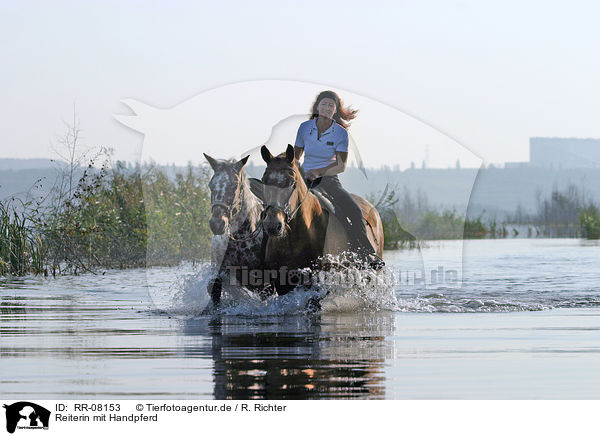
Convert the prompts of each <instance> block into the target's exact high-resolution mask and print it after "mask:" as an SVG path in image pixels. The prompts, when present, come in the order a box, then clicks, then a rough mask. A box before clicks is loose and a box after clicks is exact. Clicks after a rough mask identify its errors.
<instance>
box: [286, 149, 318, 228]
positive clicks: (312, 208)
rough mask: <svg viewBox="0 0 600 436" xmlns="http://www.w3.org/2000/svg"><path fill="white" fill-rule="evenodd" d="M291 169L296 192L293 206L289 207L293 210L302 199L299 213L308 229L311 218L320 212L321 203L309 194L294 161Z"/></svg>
mask: <svg viewBox="0 0 600 436" xmlns="http://www.w3.org/2000/svg"><path fill="white" fill-rule="evenodd" d="M292 169H293V171H294V180H295V182H296V190H295V194H294V196H293V197H292V200H294V204H291V205H290V206H291V207H292V209H293V208H295V207H296V206H297V205H298V203H299V202H300V201H302V200H303V199H304V201H303V202H302V205H301V206H300V210H299V212H300V213H301V214H302V218H303V219H304V222H305V223H306V225H307V227H308V226H310V223H311V221H312V219H313V217H314V216H315V215H317V214H320V213H321V212H322V208H321V203H319V199H318V198H317V197H316V196H315V195H314V194H313V193H312V192H309V190H308V186H306V183H305V182H304V178H303V177H302V174H300V169H299V168H298V165H297V164H296V160H295V159H294V161H293V162H292Z"/></svg>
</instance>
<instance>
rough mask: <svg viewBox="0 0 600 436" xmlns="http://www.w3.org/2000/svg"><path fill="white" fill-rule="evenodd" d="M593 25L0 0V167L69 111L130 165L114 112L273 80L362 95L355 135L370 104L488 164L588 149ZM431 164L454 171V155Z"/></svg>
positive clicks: (551, 7) (570, 10)
mask: <svg viewBox="0 0 600 436" xmlns="http://www.w3.org/2000/svg"><path fill="white" fill-rule="evenodd" d="M598 16H600V6H599V4H598V3H596V2H592V1H589V2H577V1H575V2H542V1H540V2H531V1H530V2H527V1H501V2H500V1H499V2H485V1H460V2H450V1H437V2H434V1H419V2H417V1H414V2H374V3H371V5H370V6H369V7H366V6H365V4H364V2H352V1H347V2H334V1H328V2H310V1H306V2H281V1H273V2H260V1H255V2H244V3H241V2H240V4H239V5H237V6H233V5H231V4H228V3H227V2H223V3H219V2H212V1H211V2H196V3H192V2H188V1H180V2H177V1H171V2H150V1H126V2H125V1H102V2H78V1H37V2H33V1H16V0H15V1H6V0H5V1H3V2H2V3H0V40H1V41H2V45H1V46H0V56H1V59H2V68H0V84H1V85H0V86H1V87H0V89H1V93H0V96H1V99H0V101H1V103H0V131H1V132H2V136H1V137H0V147H1V148H0V157H53V156H52V154H51V149H50V142H51V141H52V140H53V139H54V138H56V137H57V135H60V134H61V133H62V132H63V121H62V120H69V119H71V118H72V107H73V102H74V101H75V102H76V106H77V114H78V116H79V118H80V122H81V128H82V131H83V136H84V139H85V141H86V143H87V144H88V145H92V146H96V145H105V146H111V147H114V149H115V150H116V155H115V157H116V158H119V159H127V160H134V159H136V158H138V157H139V156H140V155H142V154H143V151H142V145H143V137H142V135H140V134H139V133H136V132H135V131H133V130H131V129H128V128H127V127H125V126H123V125H122V124H121V123H119V122H118V121H117V120H116V119H115V118H114V117H113V115H115V114H131V113H132V112H131V111H130V110H129V109H128V108H127V107H126V106H125V105H124V104H123V103H121V101H122V100H124V99H133V100H138V101H141V102H144V103H146V104H148V105H151V106H153V107H157V108H163V109H167V108H175V107H176V106H178V105H181V104H184V103H185V102H187V101H193V100H195V99H198V98H201V95H203V94H205V93H206V91H207V90H214V89H216V88H219V87H223V86H225V85H231V84H236V83H239V82H247V81H257V80H273V79H276V80H283V81H286V82H285V83H294V82H297V83H312V84H317V85H318V86H321V85H322V86H327V87H330V88H334V89H338V90H343V91H347V93H348V95H349V96H359V97H356V98H355V101H351V99H349V98H346V100H347V101H348V102H349V103H353V104H354V105H355V106H356V107H357V108H358V109H361V107H360V105H359V102H362V104H363V112H362V113H361V114H360V115H359V117H360V116H361V115H363V116H364V117H363V122H362V123H360V118H358V119H357V121H356V125H355V126H356V127H357V128H358V126H359V124H360V133H359V132H358V130H357V133H356V135H358V136H361V135H363V137H365V138H368V137H369V136H368V135H369V129H370V123H369V122H366V121H365V120H367V119H368V117H367V116H366V115H365V113H366V112H365V111H367V112H368V110H366V107H367V106H368V104H367V103H364V102H365V101H367V100H369V101H373V102H377V103H378V104H381V105H383V106H385V107H386V108H389V109H390V110H397V111H398V112H399V113H400V114H402V117H404V118H405V119H412V120H415V121H414V122H415V123H418V122H423V123H424V125H426V126H428V128H429V129H431V130H433V131H436V132H440V134H441V135H442V136H445V137H450V138H453V140H454V141H456V142H457V143H459V144H461V145H462V146H464V147H465V148H467V149H469V150H470V151H471V152H473V153H474V154H475V155H477V156H479V157H481V158H482V159H483V160H484V161H485V162H492V163H501V162H505V161H524V160H527V159H528V158H529V152H528V141H529V137H531V136H558V137H596V138H598V137H600V123H599V122H598V115H599V114H600V85H599V83H600V81H599V80H598V77H600V57H599V56H598V55H597V47H598V42H599V41H600V26H598V23H597V21H598ZM342 97H344V95H342ZM313 98H314V95H312V94H311V95H307V96H306V103H305V104H303V108H302V110H304V109H305V108H306V109H308V107H309V106H310V103H311V101H312V99H313ZM190 99H192V100H190ZM273 100H274V99H273V98H269V99H267V101H261V102H257V104H266V105H272V104H277V99H275V101H273ZM299 101H300V100H299ZM296 104H297V105H298V106H299V105H300V104H299V103H296ZM216 106H217V107H215V111H218V112H219V114H222V117H221V119H222V120H227V121H223V122H222V123H223V124H224V125H226V124H227V125H229V126H236V125H237V123H236V120H241V119H245V118H247V117H248V114H245V113H240V112H239V111H236V105H235V98H234V99H233V101H231V100H224V101H221V102H220V103H218V104H217V105H216ZM383 106H382V107H383ZM293 111H294V112H295V113H291V114H290V115H297V114H298V111H297V110H296V109H295V107H294V109H293ZM379 124H381V123H379ZM392 124H394V123H392ZM355 126H353V127H352V128H351V130H350V133H351V134H353V130H352V129H353V128H354V127H355ZM271 127H272V125H269V126H266V127H265V128H266V129H268V130H270V129H271ZM403 128H404V127H403V125H402V124H398V125H396V124H394V125H392V126H390V130H391V131H393V132H394V133H393V136H394V138H399V139H398V142H397V143H398V144H399V145H398V146H399V147H405V146H408V144H410V143H412V142H411V141H413V139H411V138H410V134H408V133H407V134H406V138H403V130H402V129H403ZM375 129H377V130H378V131H381V129H382V127H381V125H379V126H374V125H373V129H372V130H375ZM364 132H366V133H364ZM386 132H387V130H386ZM353 135H354V134H353ZM365 135H366V136H365ZM424 135H425V134H424ZM425 136H426V135H425ZM425 136H424V138H425ZM364 141H365V142H368V139H365V140H364ZM427 141H429V139H423V143H425V142H427ZM387 146H388V145H385V146H382V147H384V149H383V150H376V152H369V150H365V151H363V147H362V146H361V145H360V144H359V147H360V149H361V153H362V154H363V158H365V161H366V163H367V166H379V165H382V164H388V165H394V164H395V163H402V165H404V164H405V162H404V161H403V162H400V160H401V158H400V157H398V158H393V159H390V157H389V156H388V155H387V154H386V153H385V147H387ZM202 151H205V150H204V149H203V147H199V149H198V150H190V149H189V148H185V147H184V148H181V150H180V151H177V152H175V150H174V149H173V152H172V153H169V154H168V156H166V157H165V159H167V160H170V161H175V162H178V163H181V162H187V161H188V160H196V159H197V154H201V152H202ZM243 151H244V149H243V148H242V147H241V146H240V150H239V153H242V152H243ZM196 153H197V154H196ZM190 154H196V155H194V156H190ZM365 154H367V157H365ZM218 157H221V156H218ZM223 157H225V156H223ZM367 158H368V159H367ZM422 158H425V156H424V155H423V156H422ZM432 160H433V158H432ZM439 160H440V163H439V165H438V164H436V165H438V166H442V167H443V166H453V165H454V164H455V162H456V157H454V156H451V155H449V156H447V157H444V158H443V159H439ZM417 163H419V162H417Z"/></svg>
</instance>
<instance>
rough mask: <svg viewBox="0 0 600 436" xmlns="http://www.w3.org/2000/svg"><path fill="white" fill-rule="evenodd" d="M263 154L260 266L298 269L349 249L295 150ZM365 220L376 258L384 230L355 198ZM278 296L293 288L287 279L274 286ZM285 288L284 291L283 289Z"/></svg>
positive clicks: (366, 205) (343, 232) (342, 230)
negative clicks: (262, 251) (308, 183)
mask: <svg viewBox="0 0 600 436" xmlns="http://www.w3.org/2000/svg"><path fill="white" fill-rule="evenodd" d="M261 154H262V157H263V159H264V161H265V162H266V163H267V168H266V169H265V173H264V175H263V178H262V181H263V184H264V187H263V190H264V193H263V202H264V205H265V206H264V212H263V229H264V231H265V234H266V235H267V236H268V238H267V242H266V248H265V259H264V264H265V268H267V269H271V270H273V269H277V270H280V271H283V270H284V269H285V270H286V271H288V272H289V271H290V270H299V269H303V268H306V267H312V266H314V265H315V262H316V261H317V259H318V258H319V257H321V256H323V255H327V254H333V255H335V254H339V253H341V252H344V251H347V250H348V234H347V232H346V229H345V227H344V226H343V225H342V223H341V222H340V221H339V219H338V218H337V217H336V216H334V215H333V214H330V213H329V212H328V211H327V210H325V209H324V208H322V207H321V204H320V202H319V199H318V198H317V196H316V195H315V194H313V193H312V192H310V190H309V189H308V187H307V186H306V183H305V182H304V179H303V177H302V175H301V174H300V170H299V169H298V165H297V162H296V160H295V159H294V148H293V147H292V146H291V145H288V147H287V150H286V151H285V152H284V153H281V154H280V155H279V156H276V157H274V156H273V155H272V154H271V152H270V151H269V149H268V148H267V147H266V146H263V147H262V148H261ZM353 197H354V199H355V200H356V202H357V203H358V205H359V206H360V208H361V210H362V213H363V219H364V220H365V221H366V227H367V236H368V238H369V241H370V242H371V245H372V246H373V249H374V251H375V253H376V254H377V255H378V256H379V257H381V256H382V255H383V225H382V222H381V218H380V216H379V212H377V209H375V207H373V205H371V203H369V202H368V201H366V200H365V199H363V198H361V197H359V196H357V195H354V194H353ZM274 285H275V287H276V290H277V293H278V294H283V293H286V292H289V291H290V290H292V289H293V287H294V285H293V284H289V281H286V279H285V277H281V276H280V277H279V280H276V281H275V283H274ZM282 285H283V286H282Z"/></svg>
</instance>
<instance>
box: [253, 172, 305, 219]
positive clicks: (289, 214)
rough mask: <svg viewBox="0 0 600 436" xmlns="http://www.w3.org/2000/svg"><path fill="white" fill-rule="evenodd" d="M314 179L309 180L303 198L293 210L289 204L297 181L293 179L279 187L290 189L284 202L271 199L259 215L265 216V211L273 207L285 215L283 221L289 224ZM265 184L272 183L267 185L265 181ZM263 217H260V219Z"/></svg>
mask: <svg viewBox="0 0 600 436" xmlns="http://www.w3.org/2000/svg"><path fill="white" fill-rule="evenodd" d="M313 182H314V180H313V181H311V182H310V186H307V187H306V188H307V189H306V194H305V195H304V198H303V199H302V200H301V201H300V202H299V203H298V205H297V206H296V207H295V208H294V210H292V208H291V206H290V199H291V198H292V195H294V192H295V191H296V187H297V182H295V181H294V183H292V184H291V185H290V186H286V187H285V188H279V189H290V194H289V195H288V196H287V198H286V200H285V202H283V203H282V202H279V201H272V202H270V203H267V204H266V205H265V208H264V210H263V213H262V215H261V217H264V216H266V214H267V211H268V210H269V209H271V208H273V209H275V210H279V211H281V212H282V213H283V214H284V215H285V222H286V224H289V223H290V221H292V220H293V219H294V217H295V216H296V213H297V212H298V211H299V210H300V207H301V206H302V203H304V200H306V198H307V197H308V194H309V193H310V188H312V184H313ZM265 186H273V185H267V184H266V183H265ZM262 219H264V218H261V220H262Z"/></svg>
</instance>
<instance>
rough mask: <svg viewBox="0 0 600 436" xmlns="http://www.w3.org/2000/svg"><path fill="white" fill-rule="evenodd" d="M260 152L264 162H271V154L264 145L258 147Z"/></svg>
mask: <svg viewBox="0 0 600 436" xmlns="http://www.w3.org/2000/svg"><path fill="white" fill-rule="evenodd" d="M260 154H261V156H262V158H263V160H264V161H265V162H266V163H269V162H271V159H273V155H272V154H271V152H270V151H269V149H268V148H267V146H266V145H263V146H262V147H260Z"/></svg>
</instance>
